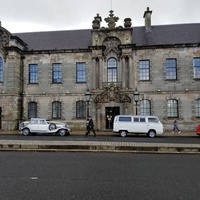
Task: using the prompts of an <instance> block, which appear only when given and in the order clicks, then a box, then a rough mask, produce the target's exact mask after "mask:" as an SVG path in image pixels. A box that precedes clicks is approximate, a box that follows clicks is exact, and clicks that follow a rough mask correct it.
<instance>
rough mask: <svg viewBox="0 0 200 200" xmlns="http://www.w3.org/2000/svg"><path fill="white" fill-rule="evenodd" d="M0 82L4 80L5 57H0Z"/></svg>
mask: <svg viewBox="0 0 200 200" xmlns="http://www.w3.org/2000/svg"><path fill="white" fill-rule="evenodd" d="M0 82H3V59H2V58H1V57H0Z"/></svg>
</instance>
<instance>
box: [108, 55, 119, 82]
mask: <svg viewBox="0 0 200 200" xmlns="http://www.w3.org/2000/svg"><path fill="white" fill-rule="evenodd" d="M107 80H108V82H117V60H116V59H115V58H109V59H108V63H107Z"/></svg>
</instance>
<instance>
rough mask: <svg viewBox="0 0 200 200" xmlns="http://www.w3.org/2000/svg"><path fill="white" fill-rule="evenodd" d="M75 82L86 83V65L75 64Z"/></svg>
mask: <svg viewBox="0 0 200 200" xmlns="http://www.w3.org/2000/svg"><path fill="white" fill-rule="evenodd" d="M76 82H77V83H85V82H86V63H76Z"/></svg>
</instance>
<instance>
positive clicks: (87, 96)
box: [85, 88, 91, 119]
mask: <svg viewBox="0 0 200 200" xmlns="http://www.w3.org/2000/svg"><path fill="white" fill-rule="evenodd" d="M90 97H91V93H90V91H89V88H87V91H86V93H85V100H86V102H87V119H88V117H89V113H90V112H89V102H90Z"/></svg>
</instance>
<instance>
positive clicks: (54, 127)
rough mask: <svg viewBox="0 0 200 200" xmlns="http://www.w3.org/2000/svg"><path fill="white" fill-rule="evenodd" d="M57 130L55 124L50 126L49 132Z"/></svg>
mask: <svg viewBox="0 0 200 200" xmlns="http://www.w3.org/2000/svg"><path fill="white" fill-rule="evenodd" d="M54 129H56V125H55V124H54V123H51V124H49V130H50V131H51V130H54Z"/></svg>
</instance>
